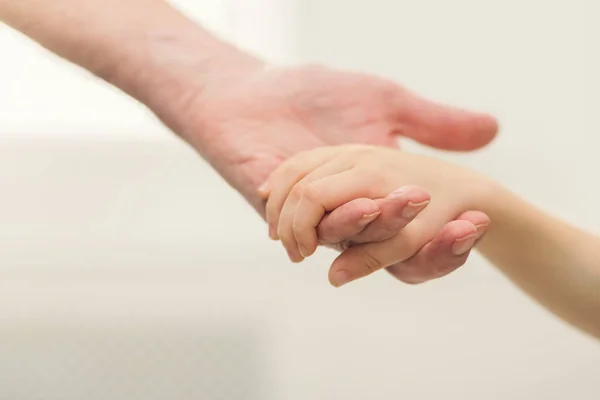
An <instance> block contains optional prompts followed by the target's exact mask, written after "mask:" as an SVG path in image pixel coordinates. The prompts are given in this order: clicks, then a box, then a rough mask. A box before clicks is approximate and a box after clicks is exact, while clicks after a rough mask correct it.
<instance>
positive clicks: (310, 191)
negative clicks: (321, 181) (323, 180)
mask: <svg viewBox="0 0 600 400" xmlns="http://www.w3.org/2000/svg"><path fill="white" fill-rule="evenodd" d="M303 186H304V190H303V192H302V195H303V197H305V198H306V199H307V200H310V201H316V200H318V199H319V194H320V192H321V190H320V188H319V187H318V186H317V185H316V184H314V183H308V184H304V185H303Z"/></svg>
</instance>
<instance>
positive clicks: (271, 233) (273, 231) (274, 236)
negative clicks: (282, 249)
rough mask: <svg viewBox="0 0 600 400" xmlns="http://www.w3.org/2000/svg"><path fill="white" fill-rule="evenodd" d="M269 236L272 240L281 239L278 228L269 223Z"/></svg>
mask: <svg viewBox="0 0 600 400" xmlns="http://www.w3.org/2000/svg"><path fill="white" fill-rule="evenodd" d="M269 237H270V238H271V240H279V235H278V234H277V230H276V229H275V228H273V227H272V226H271V225H269Z"/></svg>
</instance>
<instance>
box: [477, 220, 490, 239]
mask: <svg viewBox="0 0 600 400" xmlns="http://www.w3.org/2000/svg"><path fill="white" fill-rule="evenodd" d="M489 226H490V224H481V225H477V226H475V228H477V236H476V237H475V240H479V239H481V237H482V236H483V235H484V234H485V233H486V232H487V228H488V227H489Z"/></svg>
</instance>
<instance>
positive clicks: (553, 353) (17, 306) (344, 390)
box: [0, 0, 600, 400]
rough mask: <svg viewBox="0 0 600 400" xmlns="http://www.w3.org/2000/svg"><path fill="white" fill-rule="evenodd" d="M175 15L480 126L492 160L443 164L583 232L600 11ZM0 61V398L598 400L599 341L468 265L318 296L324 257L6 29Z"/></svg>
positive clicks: (405, 6) (587, 219) (117, 100)
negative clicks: (292, 246)
mask: <svg viewBox="0 0 600 400" xmlns="http://www.w3.org/2000/svg"><path fill="white" fill-rule="evenodd" d="M174 3H175V4H177V5H178V6H179V7H180V8H181V9H182V10H184V11H186V12H188V13H189V14H190V15H191V16H192V17H193V18H195V19H197V20H198V21H201V22H202V23H203V24H205V25H207V26H209V27H211V28H212V29H214V30H215V31H217V32H219V33H220V34H222V35H223V36H225V37H228V38H230V39H231V40H235V41H236V42H237V43H239V44H241V45H243V46H244V47H247V48H250V49H252V50H253V51H254V52H257V53H259V54H263V55H265V56H267V57H269V58H271V59H274V60H277V61H280V62H297V61H298V62H299V61H322V62H326V63H329V64H331V65H334V66H338V67H343V68H351V69H358V70H363V71H369V72H373V73H377V74H381V75H384V76H387V77H390V78H393V79H395V80H397V81H398V82H401V83H403V84H405V85H407V86H408V87H410V88H412V89H414V90H417V91H419V92H421V93H423V94H425V95H427V96H430V97H432V98H435V99H439V100H442V101H446V102H449V103H453V104H456V105H460V106H465V107H470V108H476V109H482V110H485V111H490V112H492V113H494V114H496V115H498V116H499V117H500V119H501V122H502V128H503V129H502V133H501V135H500V136H499V138H498V140H497V141H496V142H495V143H494V144H493V145H492V146H490V147H489V148H487V149H486V150H484V151H481V152H479V153H476V154H471V155H443V156H444V157H447V158H448V159H451V160H454V161H456V162H460V163H463V164H465V165H469V166H471V167H473V168H477V169H479V170H482V171H484V172H486V173H488V174H489V175H491V176H493V177H495V178H496V179H498V180H500V181H502V182H503V183H505V184H506V185H508V186H509V187H511V188H512V189H514V190H515V191H517V192H519V193H521V194H522V195H523V196H524V197H526V198H527V199H529V200H531V201H532V202H534V203H536V204H539V205H540V206H542V207H544V208H545V209H547V210H550V211H552V212H555V213H557V214H560V215H562V216H563V217H564V218H567V219H568V220H570V221H573V222H574V223H577V224H579V225H582V226H585V227H586V228H589V229H590V230H593V229H595V228H597V227H598V226H600V212H599V211H598V208H597V203H598V198H600V193H598V190H597V188H596V186H597V185H596V184H595V182H596V181H597V173H596V171H598V168H599V167H600V162H599V161H598V160H597V156H596V153H597V148H598V146H599V145H600V139H599V138H598V135H597V133H598V132H600V122H599V121H600V120H599V119H598V118H597V117H596V115H597V114H598V110H600V95H599V93H600V74H599V73H598V72H597V71H600V61H599V60H600V55H599V54H600V53H599V52H598V50H597V49H598V47H599V44H600V39H599V38H600V28H598V26H597V24H595V21H596V20H597V18H598V16H599V15H600V6H599V5H598V3H597V2H594V1H592V0H588V1H585V0H572V1H569V2H567V1H547V0H546V1H543V0H505V1H496V0H452V1H448V0H421V1H418V2H417V1H405V0H402V1H397V0H396V1H394V0H387V1H386V0H370V1H362V0H358V1H342V0H327V1H319V0H302V1H300V0H298V1H293V0H279V1H278V0H262V1H253V2H247V1H242V0H230V1H216V0H215V1H208V0H196V1H191V0H190V1H183V0H180V1H176V2H174ZM0 49H1V51H2V53H1V55H0V88H1V89H0V188H1V190H2V195H1V196H0V399H5V398H6V399H11V400H12V399H19V400H21V399H22V400H29V399H38V398H44V399H61V400H71V399H81V398H90V399H137V398H140V399H141V398H144V399H150V400H153V399H184V398H196V399H205V400H212V399H217V398H223V399H242V398H243V399H247V400H253V399H284V400H296V399H298V400H300V399H338V398H339V399H347V400H355V399H356V400H359V399H396V398H409V399H415V400H421V399H422V400H425V399H427V400H429V399H438V398H445V399H461V400H466V399H473V400H475V399H507V398H510V399H523V400H529V399H537V398H544V399H572V398H576V399H583V400H587V399H597V398H598V396H600V383H598V380H597V375H598V374H597V372H598V371H599V370H600V348H599V347H598V345H597V343H596V342H594V341H592V340H591V339H589V338H587V337H585V336H583V335H581V334H579V333H577V332H576V331H574V330H573V329H571V328H570V327H567V326H565V325H563V324H562V323H561V322H559V321H557V320H556V319H555V318H554V317H552V316H550V315H549V314H547V313H546V312H545V311H543V310H542V309H541V308H540V307H539V306H537V305H536V304H535V303H533V302H532V301H531V300H529V299H528V298H527V297H525V296H524V295H523V294H521V293H520V292H519V291H518V290H517V289H515V288H514V287H513V286H512V285H511V284H510V283H509V282H507V281H506V279H504V278H503V277H502V276H501V275H500V274H499V273H498V272H497V271H496V270H494V269H493V268H492V267H490V266H489V265H487V264H486V263H485V262H484V261H483V260H482V259H481V258H479V257H474V258H473V259H472V260H471V261H470V262H469V264H468V265H467V266H466V267H465V268H463V269H462V270H461V271H459V272H457V273H455V274H453V275H452V276H450V277H448V278H447V279H443V280H440V281H438V282H433V283H431V284H427V285H423V286H419V287H409V286H405V285H403V284H400V283H398V282H396V281H394V280H392V279H391V278H389V277H388V276H386V275H385V273H381V274H379V275H377V276H373V277H371V278H370V279H367V280H364V281H363V282H360V283H358V284H355V285H352V286H350V287H348V288H344V289H343V290H334V289H332V288H330V287H329V286H328V284H327V281H326V268H327V266H328V263H329V262H330V261H331V259H332V258H333V254H332V253H330V252H327V251H323V252H321V253H320V254H319V255H318V256H317V257H315V258H314V259H311V260H309V261H308V262H306V263H305V264H303V265H300V266H296V265H292V264H290V263H289V262H287V261H286V258H285V255H284V252H283V251H282V250H281V249H279V247H278V246H277V245H276V244H274V243H271V242H270V241H269V240H267V239H266V232H265V228H264V226H263V224H262V222H261V221H260V220H259V218H258V217H257V216H256V215H254V213H253V212H252V211H251V210H250V208H249V207H248V206H247V205H245V203H244V202H243V201H242V200H241V199H240V198H239V196H238V195H237V194H236V193H235V192H233V191H232V190H231V189H229V188H228V187H227V186H226V185H225V184H224V183H223V182H222V181H221V180H220V178H219V177H218V176H216V175H215V174H214V173H213V172H212V171H211V170H210V169H209V168H208V167H207V166H206V165H205V164H204V163H203V162H202V161H201V160H199V158H198V157H197V156H196V155H195V154H194V153H193V152H192V151H191V150H190V149H188V148H187V147H186V146H184V145H183V144H182V143H181V142H180V141H179V140H177V139H176V138H174V137H172V136H171V135H170V134H169V132H167V131H166V130H165V129H164V128H162V127H161V126H160V125H159V124H157V123H156V122H155V120H154V119H153V118H152V117H151V115H149V113H148V112H147V111H146V110H145V109H144V108H143V107H141V106H139V105H138V104H136V103H135V102H133V101H131V100H129V99H127V98H125V97H124V96H122V95H120V94H119V93H118V92H116V91H115V90H113V89H112V88H109V87H107V86H106V85H104V84H102V83H101V82H98V81H96V80H94V79H93V78H90V77H89V76H88V75H87V74H85V73H83V72H81V71H80V70H78V69H77V68H75V67H72V66H68V65H66V64H65V63H63V62H60V61H59V60H58V59H56V58H55V57H53V56H51V55H49V54H47V53H45V52H44V51H43V50H40V49H39V48H38V47H37V46H36V45H34V44H31V43H29V42H27V41H26V40H24V39H23V38H22V37H20V35H18V34H16V33H14V32H12V31H10V30H8V29H7V28H4V27H1V28H0ZM406 147H407V148H410V149H415V148H416V146H414V145H412V144H406ZM416 149H417V150H419V151H429V150H424V149H420V148H416ZM219 396H220V397H219Z"/></svg>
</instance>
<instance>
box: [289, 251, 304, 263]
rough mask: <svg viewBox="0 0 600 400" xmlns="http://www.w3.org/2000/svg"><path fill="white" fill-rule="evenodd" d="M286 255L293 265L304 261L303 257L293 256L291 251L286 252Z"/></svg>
mask: <svg viewBox="0 0 600 400" xmlns="http://www.w3.org/2000/svg"><path fill="white" fill-rule="evenodd" d="M287 254H288V257H289V258H290V261H291V262H293V263H295V264H297V263H300V262H302V261H304V257H302V256H299V255H298V254H294V253H292V252H291V251H288V252H287Z"/></svg>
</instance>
